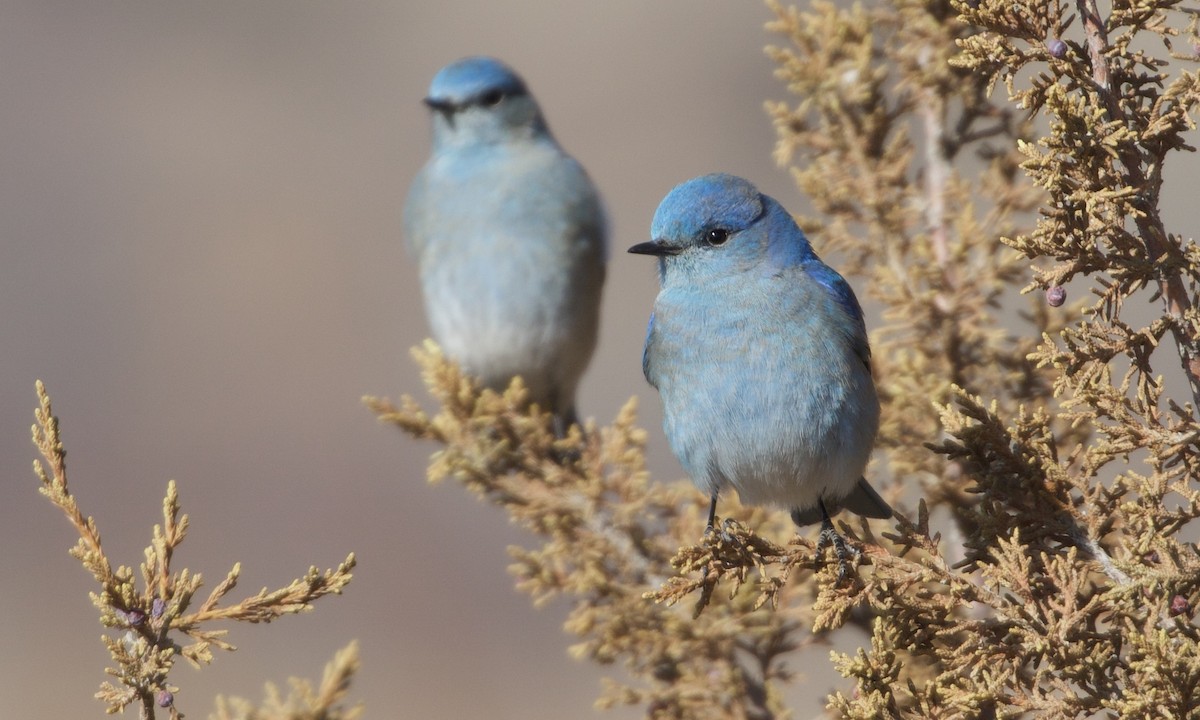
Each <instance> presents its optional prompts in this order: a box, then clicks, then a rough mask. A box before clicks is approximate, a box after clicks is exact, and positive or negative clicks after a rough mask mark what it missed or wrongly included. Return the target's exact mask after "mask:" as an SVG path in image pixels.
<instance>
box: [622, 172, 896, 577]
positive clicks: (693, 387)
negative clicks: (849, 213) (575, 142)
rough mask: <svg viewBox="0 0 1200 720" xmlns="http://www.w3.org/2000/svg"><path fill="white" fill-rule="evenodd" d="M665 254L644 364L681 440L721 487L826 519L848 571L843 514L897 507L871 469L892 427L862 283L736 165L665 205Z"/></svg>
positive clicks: (671, 434) (712, 491)
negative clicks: (880, 440)
mask: <svg viewBox="0 0 1200 720" xmlns="http://www.w3.org/2000/svg"><path fill="white" fill-rule="evenodd" d="M650 233H651V237H652V238H653V239H652V240H651V241H650V242H644V243H640V244H638V245H634V246H633V247H631V248H629V252H631V253H638V254H642V255H654V256H657V257H658V273H659V280H660V283H661V285H662V289H661V291H660V292H659V294H658V298H657V299H656V300H655V301H654V312H653V313H652V314H651V316H650V327H649V329H648V330H647V334H646V347H645V351H644V353H643V355H642V370H643V372H645V374H646V379H647V380H649V381H650V384H651V385H653V386H654V387H655V388H657V389H658V391H659V394H660V395H661V396H662V403H663V412H664V420H663V429H664V430H665V431H666V436H667V441H668V443H670V446H671V450H672V451H673V452H674V453H675V456H676V457H678V458H679V462H680V463H681V464H682V465H683V467H684V470H686V471H687V473H688V475H690V476H691V478H692V480H693V482H695V483H696V486H697V487H699V488H700V489H701V490H702V491H704V492H706V493H708V494H709V495H711V497H712V505H711V507H710V509H709V516H708V524H709V527H710V528H711V527H712V523H713V517H714V515H715V513H716V507H717V494H718V492H720V490H721V489H722V488H724V487H726V486H729V487H733V488H734V489H736V490H737V491H738V495H739V496H740V497H741V499H742V500H743V501H744V502H747V503H751V504H774V505H780V506H783V507H785V508H788V509H790V510H791V514H792V520H793V521H795V523H796V525H798V526H804V525H809V524H812V523H815V522H818V521H820V522H821V543H822V546H824V544H826V543H833V546H834V550H835V551H836V553H837V556H838V559H839V563H840V570H841V574H842V575H843V576H845V575H846V573H847V572H848V570H847V566H846V561H845V554H846V546H845V543H844V541H843V540H842V538H841V536H840V535H838V533H837V532H836V530H835V529H834V527H833V522H832V521H831V520H830V516H831V515H833V514H835V513H837V512H838V511H839V510H841V509H847V510H850V511H851V512H855V513H858V514H859V515H864V516H866V517H871V518H886V517H890V516H891V514H892V509H891V508H890V507H888V504H887V503H886V502H884V500H883V498H881V497H879V494H878V493H876V492H875V490H874V489H873V488H872V487H871V486H870V485H868V484H867V481H866V480H865V479H864V478H863V476H862V473H863V469H864V468H865V467H866V464H867V458H868V457H869V456H870V454H871V448H872V445H873V443H874V441H875V432H876V430H877V429H878V426H879V400H878V399H877V398H876V395H875V384H874V381H873V380H872V379H871V368H870V357H871V351H870V348H869V347H868V345H867V332H866V327H865V325H864V323H863V315H862V308H861V307H859V304H858V300H857V298H855V297H854V291H852V290H851V289H850V286H849V285H848V284H847V283H846V281H845V279H843V278H842V276H841V275H839V274H838V273H837V272H836V271H835V270H833V268H831V267H829V266H828V265H826V264H825V263H823V262H821V260H820V258H818V257H817V255H816V253H814V252H813V249H812V246H811V245H809V243H808V239H807V238H805V236H804V233H803V232H801V230H800V228H799V227H798V226H797V225H796V222H795V220H793V219H792V216H791V215H790V214H788V212H787V210H785V209H784V208H783V206H782V205H780V204H779V203H778V202H777V201H776V200H775V199H773V198H770V197H768V196H766V195H763V194H761V193H760V192H759V191H758V189H757V188H755V187H754V185H752V184H750V183H749V182H748V181H746V180H743V179H742V178H738V177H734V176H732V175H720V174H718V175H704V176H702V177H698V178H694V179H692V180H689V181H687V182H685V183H683V184H681V185H679V186H677V187H676V188H675V189H673V190H672V191H671V192H670V193H669V194H668V195H667V196H666V198H664V199H663V201H662V204H661V205H659V206H658V210H657V212H655V214H654V222H653V224H652V225H651V229H650Z"/></svg>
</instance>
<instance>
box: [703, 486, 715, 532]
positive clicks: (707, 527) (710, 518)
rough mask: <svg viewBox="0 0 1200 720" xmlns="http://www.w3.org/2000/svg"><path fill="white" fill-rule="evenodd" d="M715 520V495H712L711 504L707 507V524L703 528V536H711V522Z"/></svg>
mask: <svg viewBox="0 0 1200 720" xmlns="http://www.w3.org/2000/svg"><path fill="white" fill-rule="evenodd" d="M716 519H717V493H715V492H714V493H713V494H712V502H711V503H709V505H708V524H707V525H705V526H704V534H705V535H706V536H707V535H711V534H712V531H713V522H714V521H715V520H716Z"/></svg>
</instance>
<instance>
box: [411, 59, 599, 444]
mask: <svg viewBox="0 0 1200 720" xmlns="http://www.w3.org/2000/svg"><path fill="white" fill-rule="evenodd" d="M425 104H426V105H428V106H429V108H430V109H431V110H432V116H433V118H432V119H433V152H432V155H431V156H430V158H429V160H428V161H427V162H426V163H425V165H424V167H422V168H421V170H420V172H419V173H418V174H417V176H416V179H415V180H414V182H413V185H412V188H411V190H410V191H409V195H408V201H407V203H406V205H405V208H404V227H405V234H406V236H407V238H408V243H409V248H410V250H411V252H412V254H413V255H414V256H415V258H416V260H417V263H418V266H419V268H420V276H421V287H422V291H423V295H424V300H425V312H426V317H427V318H428V320H429V325H430V328H431V330H432V332H433V336H434V339H435V340H437V342H438V343H439V344H441V346H442V348H443V349H444V350H445V351H446V354H447V355H448V356H449V357H450V358H452V359H453V360H455V361H457V362H458V363H459V364H460V365H461V366H462V368H463V369H464V370H465V371H466V372H468V373H470V374H472V375H475V376H478V377H479V378H480V379H481V381H482V382H483V384H484V385H486V386H488V387H492V388H494V389H497V390H502V389H503V388H505V387H506V386H507V385H508V383H509V381H510V380H512V378H513V377H514V376H520V377H521V378H522V379H523V380H524V382H525V385H526V386H527V387H528V388H529V394H530V399H531V400H532V401H533V402H536V403H538V404H539V405H540V406H541V407H542V408H543V409H547V410H549V411H550V412H552V413H554V415H555V431H556V432H557V433H558V434H559V435H560V436H562V435H564V434H565V432H566V430H567V428H568V427H569V426H570V425H571V424H572V423H574V422H576V413H575V391H576V387H577V386H578V384H579V379H580V377H581V376H582V375H583V372H584V370H585V369H586V368H587V365H588V363H589V361H590V360H591V357H592V351H593V350H594V349H595V346H596V333H597V328H598V326H599V313H600V292H601V288H602V286H603V284H604V274H605V262H606V261H607V252H608V251H607V239H606V237H607V227H606V220H605V214H604V210H603V207H602V205H601V200H600V196H599V194H598V193H597V191H596V188H595V187H594V186H593V185H592V181H591V180H590V179H589V178H588V175H587V173H586V172H584V169H583V167H582V166H580V165H579V163H578V162H576V161H575V160H574V159H572V158H571V157H570V156H569V155H567V154H566V153H565V152H563V150H562V148H560V147H559V145H558V143H557V142H555V140H554V137H553V136H552V135H551V134H550V130H549V129H548V128H547V126H546V121H545V120H544V119H543V117H542V113H541V110H540V109H539V108H538V104H537V102H536V101H535V100H534V98H533V96H532V95H531V94H530V93H529V91H528V89H527V88H526V87H525V83H524V81H523V80H522V79H521V78H520V76H518V75H517V74H516V72H514V71H513V70H512V69H511V68H509V67H508V66H507V65H505V64H504V63H502V62H500V61H499V60H495V59H493V58H488V57H469V58H465V59H462V60H458V61H456V62H453V63H451V64H449V65H447V66H446V67H444V68H442V69H441V70H440V71H438V73H437V75H435V76H434V78H433V82H432V84H431V85H430V88H429V95H428V97H426V98H425Z"/></svg>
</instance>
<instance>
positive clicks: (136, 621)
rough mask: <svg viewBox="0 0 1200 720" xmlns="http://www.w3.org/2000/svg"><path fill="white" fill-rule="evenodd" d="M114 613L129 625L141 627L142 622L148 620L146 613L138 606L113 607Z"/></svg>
mask: <svg viewBox="0 0 1200 720" xmlns="http://www.w3.org/2000/svg"><path fill="white" fill-rule="evenodd" d="M113 614H114V615H116V616H117V617H119V618H121V621H122V622H124V623H125V624H126V625H128V626H129V627H139V626H141V624H142V623H144V622H146V613H144V612H142V611H141V610H138V609H137V608H134V609H132V610H121V609H120V608H113Z"/></svg>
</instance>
